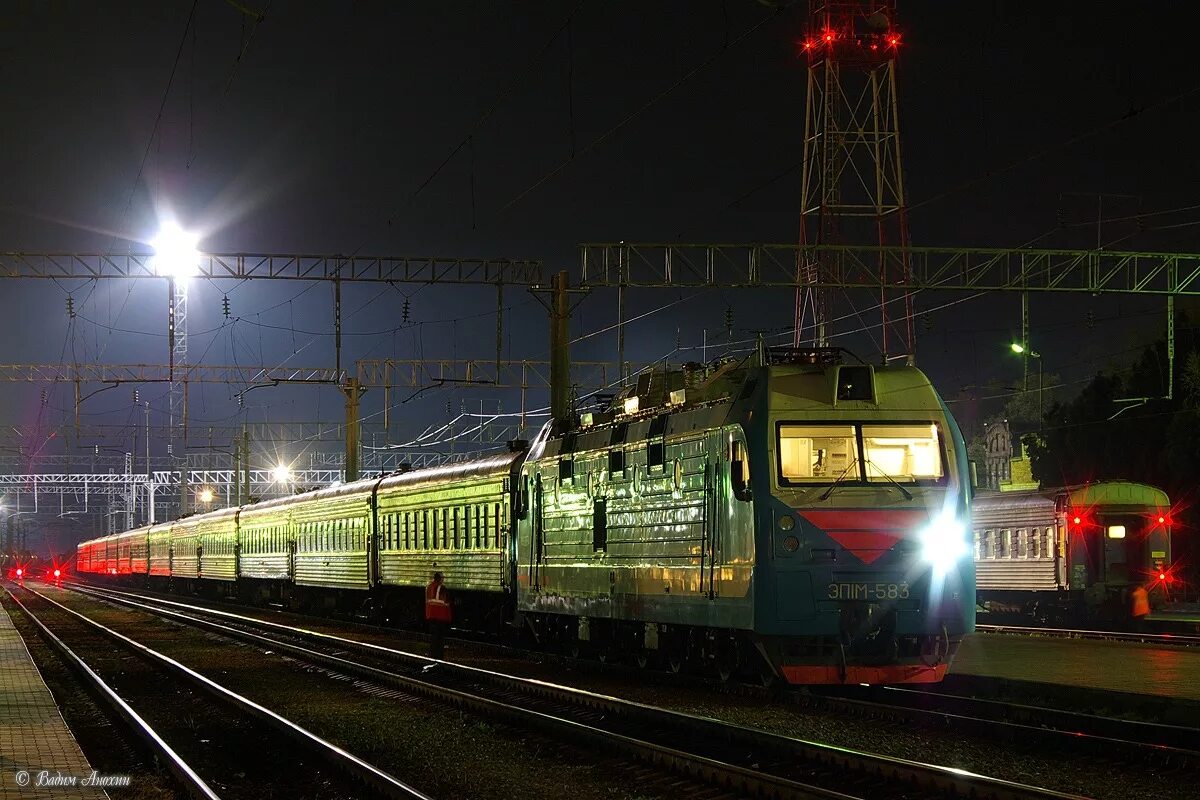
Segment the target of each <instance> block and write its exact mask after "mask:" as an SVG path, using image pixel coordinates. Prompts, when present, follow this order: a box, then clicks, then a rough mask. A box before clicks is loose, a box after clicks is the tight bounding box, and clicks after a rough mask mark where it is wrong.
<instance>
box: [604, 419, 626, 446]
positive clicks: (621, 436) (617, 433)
mask: <svg viewBox="0 0 1200 800" xmlns="http://www.w3.org/2000/svg"><path fill="white" fill-rule="evenodd" d="M628 431H629V423H628V422H622V423H619V424H618V425H615V426H613V429H612V435H611V436H610V437H609V440H608V446H609V447H614V448H615V447H617V445H620V444H623V443H624V442H625V434H626V433H628Z"/></svg>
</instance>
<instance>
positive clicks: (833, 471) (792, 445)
mask: <svg viewBox="0 0 1200 800" xmlns="http://www.w3.org/2000/svg"><path fill="white" fill-rule="evenodd" d="M857 465H858V444H857V437H856V435H855V432H854V426H853V425H780V426H779V472H780V475H781V476H782V477H783V479H784V482H785V483H829V482H831V481H835V480H838V479H839V478H845V479H846V480H851V481H854V480H860V479H861V475H860V474H859V470H858V469H856V467H857Z"/></svg>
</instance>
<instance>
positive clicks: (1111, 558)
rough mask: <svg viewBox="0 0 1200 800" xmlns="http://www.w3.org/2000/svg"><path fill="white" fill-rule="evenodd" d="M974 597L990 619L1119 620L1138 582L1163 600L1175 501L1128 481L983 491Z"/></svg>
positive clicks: (978, 512) (1125, 613) (976, 513)
mask: <svg viewBox="0 0 1200 800" xmlns="http://www.w3.org/2000/svg"><path fill="white" fill-rule="evenodd" d="M974 523H975V531H974V540H975V541H974V545H975V547H974V549H975V568H976V571H977V574H978V586H977V593H976V596H977V598H978V603H979V607H980V609H981V611H982V612H983V613H986V614H988V615H989V616H991V617H994V618H997V619H1001V618H1005V617H1021V618H1033V619H1034V620H1036V621H1040V622H1065V621H1074V622H1083V621H1088V620H1103V621H1120V620H1124V619H1127V618H1128V616H1129V608H1130V606H1129V600H1128V593H1129V592H1130V591H1131V590H1132V589H1133V587H1135V586H1137V585H1139V584H1140V585H1142V586H1144V587H1146V588H1147V589H1148V590H1149V594H1150V598H1151V601H1152V602H1153V603H1155V604H1157V603H1159V602H1161V601H1162V600H1163V599H1164V597H1165V594H1166V590H1167V589H1168V588H1169V587H1170V584H1171V582H1172V581H1173V580H1174V576H1173V575H1172V571H1171V563H1172V562H1171V502H1170V499H1169V498H1168V497H1167V494H1166V492H1164V491H1162V490H1161V489H1158V488H1155V487H1153V486H1147V485H1146V484H1141V483H1132V482H1129V481H1102V482H1099V483H1090V484H1083V485H1079V486H1065V487H1056V488H1049V489H1038V490H1032V491H1018V492H980V493H979V494H978V496H977V497H976V498H975V508H974Z"/></svg>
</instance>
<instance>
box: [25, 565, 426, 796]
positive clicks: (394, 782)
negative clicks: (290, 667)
mask: <svg viewBox="0 0 1200 800" xmlns="http://www.w3.org/2000/svg"><path fill="white" fill-rule="evenodd" d="M22 588H23V589H24V590H25V591H27V592H30V593H31V594H33V595H35V596H37V597H38V598H40V599H42V600H44V601H45V602H47V603H50V604H51V605H54V606H56V607H57V608H59V609H61V610H62V611H65V612H67V613H68V614H70V615H72V616H74V617H77V618H78V619H80V620H81V621H83V622H85V623H87V624H88V625H90V626H91V627H93V628H95V629H96V630H98V631H100V632H101V633H103V634H104V635H105V636H108V637H109V638H111V639H114V640H116V641H117V642H120V643H121V644H122V645H124V646H126V647H128V648H129V649H131V650H133V651H134V652H136V653H137V654H139V655H141V656H143V657H146V658H148V659H150V660H151V661H154V662H157V663H158V664H161V665H164V666H166V667H167V668H168V670H170V671H171V672H173V673H175V674H178V675H180V676H181V677H183V678H184V679H186V680H187V681H188V682H189V683H192V684H194V685H195V686H197V687H198V688H200V689H202V690H204V691H206V692H208V693H209V694H211V695H213V696H214V697H216V698H218V699H219V700H221V701H222V702H226V703H228V704H230V705H232V706H233V707H234V708H235V709H237V710H239V711H242V712H244V713H247V714H249V715H250V716H252V717H254V718H256V719H258V720H261V721H262V722H265V723H267V724H268V725H270V726H271V727H273V728H274V729H276V730H278V731H280V732H281V733H284V734H286V735H288V736H290V737H292V738H293V739H296V740H298V741H300V742H301V743H303V744H305V745H308V746H310V747H311V748H313V749H314V750H315V751H316V752H318V753H319V754H321V755H322V756H324V757H325V758H326V759H327V760H329V761H330V763H332V764H334V765H336V766H338V767H341V768H342V769H344V770H346V771H347V772H349V773H350V774H351V775H352V776H354V777H355V778H358V779H359V780H362V781H363V782H364V783H366V784H367V785H368V786H370V787H372V788H373V789H375V790H377V791H379V792H380V793H382V794H383V795H385V796H387V797H393V798H402V799H403V800H412V798H417V800H433V798H431V797H430V796H429V795H426V794H424V793H423V792H421V791H419V790H417V789H415V788H413V787H412V786H409V785H408V784H406V783H404V782H403V781H401V780H400V779H399V778H396V777H395V776H394V775H391V774H389V773H387V772H385V771H384V770H382V769H380V768H379V767H376V766H375V765H374V764H371V763H369V762H367V761H364V760H363V759H361V758H359V757H358V756H356V755H354V754H353V753H351V752H349V751H347V750H344V749H342V748H341V747H339V746H337V745H336V744H333V743H332V742H330V741H328V740H326V739H323V738H321V737H320V736H317V735H316V734H315V733H313V732H312V731H310V730H308V729H307V728H304V727H302V726H301V725H298V724H297V723H295V722H292V721H291V720H290V719H288V718H287V717H284V716H282V715H281V714H278V713H276V712H274V711H272V710H271V709H269V708H267V707H266V706H263V705H261V704H259V703H256V702H255V701H253V700H251V699H249V698H248V697H245V696H244V695H241V694H238V693H237V692H235V691H233V690H232V689H229V688H228V687H226V686H223V685H222V684H220V683H217V682H216V681H214V680H212V679H211V678H209V677H207V676H205V675H202V674H201V673H199V672H197V671H196V670H194V669H192V668H190V667H187V666H185V665H184V664H181V663H180V662H178V661H176V660H175V659H173V658H171V657H170V656H168V655H166V654H164V653H160V652H158V651H157V650H154V649H153V648H151V647H147V646H146V645H144V644H142V643H141V642H138V641H136V640H134V639H131V638H130V637H128V636H126V635H125V634H123V633H120V632H118V631H115V630H113V629H112V628H109V627H107V626H105V625H102V624H101V623H99V622H96V621H95V620H94V619H91V618H90V617H88V616H87V615H85V614H81V613H79V612H78V611H76V610H74V609H72V608H68V607H67V606H65V605H63V604H62V603H60V602H58V601H57V600H54V599H53V598H51V597H47V596H46V595H44V594H42V593H41V592H39V591H37V590H35V589H31V588H29V587H28V586H23V587H22Z"/></svg>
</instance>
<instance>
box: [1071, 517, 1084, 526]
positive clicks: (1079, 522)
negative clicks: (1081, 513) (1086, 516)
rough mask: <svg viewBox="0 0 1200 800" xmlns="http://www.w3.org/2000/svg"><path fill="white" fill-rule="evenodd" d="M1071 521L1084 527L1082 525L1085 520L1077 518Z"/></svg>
mask: <svg viewBox="0 0 1200 800" xmlns="http://www.w3.org/2000/svg"><path fill="white" fill-rule="evenodd" d="M1071 521H1072V522H1074V523H1075V524H1076V525H1082V524H1083V518H1081V517H1075V518H1074V519H1073V520H1071Z"/></svg>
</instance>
